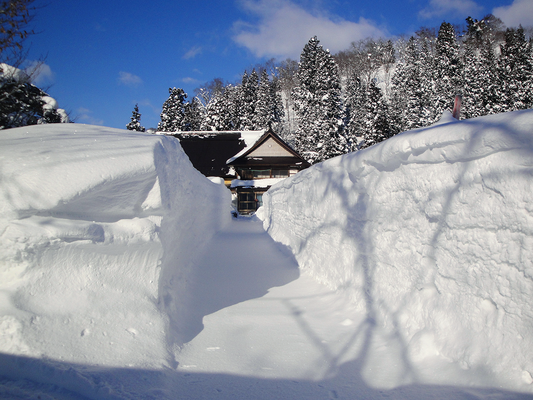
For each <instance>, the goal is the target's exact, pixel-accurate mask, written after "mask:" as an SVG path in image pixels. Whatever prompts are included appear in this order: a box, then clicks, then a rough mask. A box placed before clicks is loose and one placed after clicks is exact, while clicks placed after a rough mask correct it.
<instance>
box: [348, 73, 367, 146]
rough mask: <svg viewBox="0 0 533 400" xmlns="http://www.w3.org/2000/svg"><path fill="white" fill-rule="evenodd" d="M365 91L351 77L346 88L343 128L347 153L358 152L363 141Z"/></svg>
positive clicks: (358, 82)
mask: <svg viewBox="0 0 533 400" xmlns="http://www.w3.org/2000/svg"><path fill="white" fill-rule="evenodd" d="M365 103H366V89H365V87H364V85H363V84H362V82H361V79H360V78H359V77H358V76H357V75H355V74H354V75H353V76H352V77H351V78H350V79H349V80H348V84H347V86H346V100H345V118H346V119H345V128H344V135H345V138H346V147H347V149H346V150H347V151H356V150H359V148H360V147H359V146H360V144H361V143H362V142H363V140H364V135H365V129H364V126H363V120H364V116H365Z"/></svg>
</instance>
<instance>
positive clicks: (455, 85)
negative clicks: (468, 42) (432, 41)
mask: <svg viewBox="0 0 533 400" xmlns="http://www.w3.org/2000/svg"><path fill="white" fill-rule="evenodd" d="M434 72H435V91H434V93H433V95H434V97H433V102H434V110H435V121H436V120H438V119H439V118H440V117H441V115H442V113H443V112H444V111H445V110H449V111H451V110H452V109H453V103H454V99H455V96H456V95H457V94H460V93H462V89H463V88H462V86H463V84H462V79H461V77H462V63H461V58H460V54H459V45H458V43H457V40H456V37H455V29H454V28H453V26H452V25H451V24H449V23H447V22H443V23H442V24H441V26H440V29H439V34H438V36H437V43H436V46H435V67H434Z"/></svg>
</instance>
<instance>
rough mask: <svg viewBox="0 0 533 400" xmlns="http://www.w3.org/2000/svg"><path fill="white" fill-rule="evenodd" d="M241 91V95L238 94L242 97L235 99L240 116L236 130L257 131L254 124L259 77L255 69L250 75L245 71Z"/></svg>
mask: <svg viewBox="0 0 533 400" xmlns="http://www.w3.org/2000/svg"><path fill="white" fill-rule="evenodd" d="M239 89H240V93H236V94H237V95H240V96H239V97H238V98H237V99H235V105H236V106H237V111H238V115H239V123H238V126H236V128H237V129H240V130H243V131H251V130H254V129H257V127H256V126H255V124H254V116H255V108H256V104H257V95H258V91H259V76H258V75H257V71H256V70H255V68H254V69H253V70H252V72H251V73H250V74H248V72H246V71H244V74H243V76H242V84H241V86H240V88H239Z"/></svg>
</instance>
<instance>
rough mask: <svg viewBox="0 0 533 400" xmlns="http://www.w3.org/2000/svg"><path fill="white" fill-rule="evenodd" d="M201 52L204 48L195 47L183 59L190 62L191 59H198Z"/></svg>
mask: <svg viewBox="0 0 533 400" xmlns="http://www.w3.org/2000/svg"><path fill="white" fill-rule="evenodd" d="M201 52H202V48H201V47H200V46H196V47H193V48H191V49H190V50H189V51H188V52H187V53H185V54H184V55H183V59H184V60H189V59H190V58H194V57H196V56H197V55H198V54H200V53H201Z"/></svg>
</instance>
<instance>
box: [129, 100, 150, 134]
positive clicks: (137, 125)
mask: <svg viewBox="0 0 533 400" xmlns="http://www.w3.org/2000/svg"><path fill="white" fill-rule="evenodd" d="M126 129H128V130H129V131H137V132H144V131H146V129H144V126H142V125H141V113H139V105H138V104H135V107H134V108H133V112H132V115H131V121H130V122H129V123H128V124H127V125H126Z"/></svg>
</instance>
